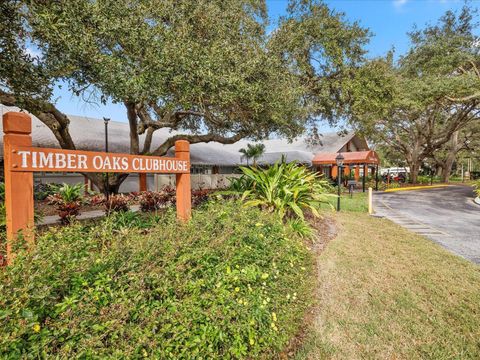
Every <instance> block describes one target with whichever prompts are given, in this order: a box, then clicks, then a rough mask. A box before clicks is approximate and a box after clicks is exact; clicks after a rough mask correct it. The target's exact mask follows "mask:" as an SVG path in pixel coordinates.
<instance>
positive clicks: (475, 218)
mask: <svg viewBox="0 0 480 360" xmlns="http://www.w3.org/2000/svg"><path fill="white" fill-rule="evenodd" d="M374 210H375V213H376V214H377V215H380V216H384V217H386V218H388V219H390V220H392V221H393V222H395V223H397V224H399V225H401V226H403V227H405V228H407V229H409V230H411V231H413V232H415V233H417V234H420V235H423V236H425V237H427V238H429V239H431V240H433V241H435V242H437V243H438V244H440V245H442V246H443V247H445V248H446V249H448V250H450V251H451V252H453V253H455V254H457V255H460V256H462V257H464V258H465V259H468V260H470V261H472V262H475V263H477V264H480V206H479V205H477V204H475V203H474V202H473V189H472V188H471V187H469V186H449V187H446V188H437V189H428V190H418V191H404V192H393V193H377V194H375V195H374Z"/></svg>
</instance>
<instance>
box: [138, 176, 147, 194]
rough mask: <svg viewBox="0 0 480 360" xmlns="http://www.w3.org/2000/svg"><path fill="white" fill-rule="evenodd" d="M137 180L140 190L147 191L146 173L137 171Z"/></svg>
mask: <svg viewBox="0 0 480 360" xmlns="http://www.w3.org/2000/svg"><path fill="white" fill-rule="evenodd" d="M138 182H139V184H138V185H139V189H140V191H147V174H146V173H139V174H138Z"/></svg>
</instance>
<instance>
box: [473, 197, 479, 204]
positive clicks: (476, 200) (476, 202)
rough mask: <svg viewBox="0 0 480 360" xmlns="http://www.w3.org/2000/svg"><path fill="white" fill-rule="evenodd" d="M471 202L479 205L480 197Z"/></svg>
mask: <svg viewBox="0 0 480 360" xmlns="http://www.w3.org/2000/svg"><path fill="white" fill-rule="evenodd" d="M473 202H474V203H475V204H477V205H480V196H478V197H476V198H475V199H473Z"/></svg>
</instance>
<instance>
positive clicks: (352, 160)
mask: <svg viewBox="0 0 480 360" xmlns="http://www.w3.org/2000/svg"><path fill="white" fill-rule="evenodd" d="M337 155H338V153H320V154H317V155H315V156H314V158H313V160H312V163H313V165H336V164H337V162H336V160H335V158H336V157H337ZM342 155H343V157H344V160H343V163H344V164H373V165H378V164H379V163H380V158H379V157H378V155H377V153H376V152H375V151H373V150H369V151H352V152H342Z"/></svg>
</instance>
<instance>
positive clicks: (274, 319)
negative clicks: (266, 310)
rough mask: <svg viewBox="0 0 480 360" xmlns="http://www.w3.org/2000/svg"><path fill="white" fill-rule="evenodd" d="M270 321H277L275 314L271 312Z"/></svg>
mask: <svg viewBox="0 0 480 360" xmlns="http://www.w3.org/2000/svg"><path fill="white" fill-rule="evenodd" d="M272 319H273V321H277V314H275V313H274V312H272Z"/></svg>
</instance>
